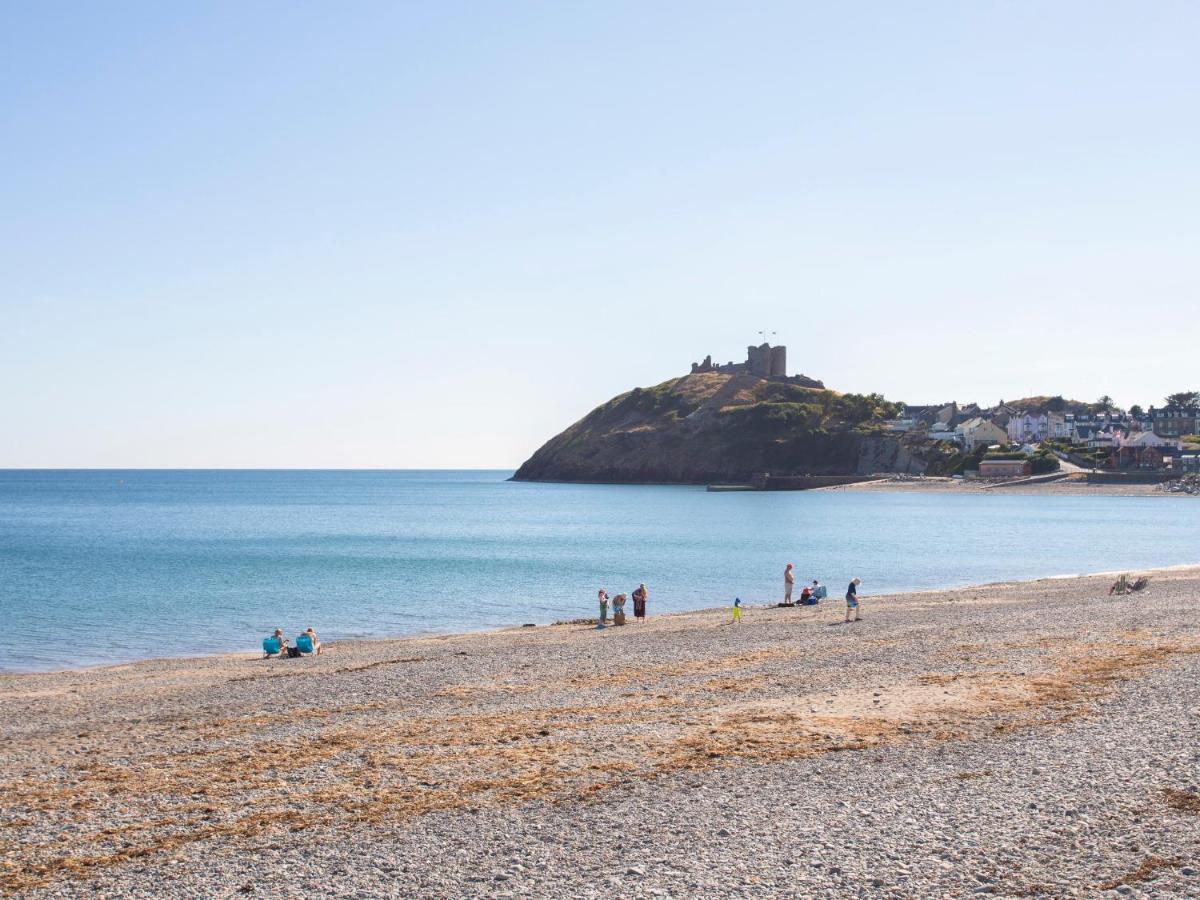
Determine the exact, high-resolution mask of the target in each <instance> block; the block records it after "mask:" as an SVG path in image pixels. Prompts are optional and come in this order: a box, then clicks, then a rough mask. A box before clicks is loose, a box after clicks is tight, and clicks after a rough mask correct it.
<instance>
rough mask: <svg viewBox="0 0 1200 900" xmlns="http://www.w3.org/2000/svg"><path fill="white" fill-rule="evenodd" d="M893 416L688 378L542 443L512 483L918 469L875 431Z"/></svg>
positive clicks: (859, 399) (803, 394)
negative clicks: (515, 481) (516, 481)
mask: <svg viewBox="0 0 1200 900" xmlns="http://www.w3.org/2000/svg"><path fill="white" fill-rule="evenodd" d="M898 409H899V405H898V404H895V403H891V402H889V401H887V400H885V399H884V398H883V397H882V396H880V395H879V394H868V395H861V394H839V393H837V392H836V391H830V390H824V389H821V388H813V387H807V386H804V385H800V384H797V383H794V382H789V381H784V380H778V379H764V378H757V377H755V376H753V375H744V374H736V375H729V374H722V373H718V372H700V373H694V374H692V375H687V376H685V377H683V378H677V379H673V380H671V381H666V382H663V383H662V384H660V385H656V386H655V387H651V388H635V389H634V390H632V391H630V392H628V393H626V394H622V395H620V396H619V397H614V398H613V399H612V400H610V401H608V402H607V403H604V404H602V405H601V406H599V407H597V408H596V409H594V410H593V411H592V412H590V413H589V414H588V415H587V416H585V417H584V418H583V419H581V420H580V421H578V422H576V423H575V424H574V425H572V426H571V427H570V428H568V429H567V430H566V431H564V432H562V433H561V434H559V435H558V436H556V437H554V438H552V439H551V440H549V441H548V442H547V443H546V444H545V445H544V446H543V447H542V448H541V449H539V450H538V451H537V452H536V453H535V454H534V455H533V456H532V457H530V459H529V460H528V461H526V462H525V464H524V465H523V466H521V468H520V469H519V470H518V472H517V474H516V475H515V476H514V477H515V478H516V479H517V480H518V481H594V482H677V483H691V484H701V483H705V482H714V481H741V480H746V479H748V478H750V477H751V476H753V475H754V474H755V473H759V472H771V473H773V474H808V473H814V474H850V473H854V472H857V471H864V470H870V471H878V470H883V471H925V470H926V469H927V468H929V463H930V460H927V459H925V458H923V456H922V455H921V454H922V453H925V452H926V450H927V448H924V447H922V448H916V447H915V446H906V445H905V442H904V441H902V440H901V439H900V438H897V437H894V436H890V435H884V434H883V433H882V430H881V426H882V423H883V422H884V421H885V420H887V419H890V418H893V417H895V416H896V414H897V412H898ZM933 454H934V456H935V457H939V459H940V456H941V454H940V452H939V451H936V450H934V451H933Z"/></svg>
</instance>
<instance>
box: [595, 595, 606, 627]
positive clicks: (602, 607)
mask: <svg viewBox="0 0 1200 900" xmlns="http://www.w3.org/2000/svg"><path fill="white" fill-rule="evenodd" d="M607 621H608V592H607V591H606V590H604V588H600V624H599V625H597V626H596V627H597V628H603V627H604V623H605V622H607Z"/></svg>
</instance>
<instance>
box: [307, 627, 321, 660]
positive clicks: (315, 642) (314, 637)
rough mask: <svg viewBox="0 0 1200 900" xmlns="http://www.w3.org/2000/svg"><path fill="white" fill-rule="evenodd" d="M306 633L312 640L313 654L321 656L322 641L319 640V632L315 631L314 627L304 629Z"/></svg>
mask: <svg viewBox="0 0 1200 900" xmlns="http://www.w3.org/2000/svg"><path fill="white" fill-rule="evenodd" d="M304 633H305V634H307V635H308V639H309V640H310V641H312V646H313V654H314V655H316V656H320V655H321V642H320V641H318V640H317V633H316V632H315V631H313V630H312V628H306V629H304Z"/></svg>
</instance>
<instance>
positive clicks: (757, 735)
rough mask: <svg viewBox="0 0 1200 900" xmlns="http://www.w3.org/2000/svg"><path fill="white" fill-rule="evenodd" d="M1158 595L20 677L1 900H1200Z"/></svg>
mask: <svg viewBox="0 0 1200 900" xmlns="http://www.w3.org/2000/svg"><path fill="white" fill-rule="evenodd" d="M1133 574H1149V575H1150V576H1151V582H1150V586H1149V588H1148V589H1147V590H1146V591H1144V592H1142V593H1140V594H1136V595H1133V596H1125V597H1110V596H1109V595H1108V593H1107V592H1108V586H1109V585H1110V584H1111V583H1112V581H1113V579H1114V576H1112V575H1105V576H1087V577H1070V578H1056V579H1048V580H1041V581H1033V582H1008V583H1004V584H992V585H985V586H979V587H971V588H958V589H954V590H945V591H932V592H923V593H914V594H908V595H902V596H889V597H880V596H872V595H871V592H870V584H869V583H868V584H864V585H863V586H862V588H861V589H860V590H861V594H862V597H863V621H861V622H858V623H854V624H851V625H846V624H841V622H842V617H843V613H844V605H843V604H842V603H841V602H840V601H839V600H838V599H837V597H836V596H832V597H830V598H829V599H828V600H826V601H824V602H823V603H822V604H821V605H819V606H817V607H799V608H794V609H780V608H773V607H767V606H766V605H765V601H766V599H767V598H760V599H759V601H758V603H757V604H755V603H754V601H753V599H752V600H751V603H750V604H749V605H748V606H747V608H746V610H745V613H744V615H743V617H742V621H741V623H740V624H738V625H736V626H735V625H732V624H730V611H729V610H728V609H720V610H711V611H704V612H694V613H686V614H678V615H670V616H656V615H655V610H654V603H653V599H654V595H653V585H651V591H652V593H651V604H650V610H649V611H650V618H649V620H648V622H647V623H646V624H644V625H634V624H630V625H627V626H625V627H623V628H612V627H609V628H606V629H602V630H600V629H596V628H595V627H593V626H589V625H587V624H581V623H575V624H561V625H554V626H545V627H544V626H539V627H536V628H515V629H509V630H504V631H495V632H487V633H477V634H468V635H449V636H431V637H415V638H406V639H400V640H377V641H362V642H339V643H335V644H332V645H330V646H328V647H327V648H326V651H325V652H324V653H322V654H321V655H320V656H319V657H312V658H305V659H298V660H296V659H287V660H278V659H272V660H265V661H264V660H262V659H261V658H259V657H258V656H256V655H253V654H242V655H226V656H211V657H199V658H190V659H162V660H152V661H147V662H139V663H133V664H128V665H122V666H113V667H106V668H91V669H79V670H73V671H64V672H57V673H50V674H30V675H7V676H3V677H0V706H2V709H3V711H4V713H3V717H2V719H0V729H2V732H0V733H2V735H3V740H2V741H0V859H2V864H0V890H3V891H4V892H5V893H6V894H9V895H21V896H31V897H49V896H68V897H78V896H122V897H161V896H164V895H172V896H196V897H209V896H212V897H232V896H248V895H249V896H253V895H259V894H261V895H267V894H270V895H280V894H282V895H284V896H301V895H322V894H328V895H335V894H336V895H338V896H359V897H374V896H395V897H496V896H520V897H546V898H551V897H553V898H561V897H613V896H622V897H725V896H744V897H810V896H817V897H961V896H977V895H983V896H997V897H1018V896H1021V897H1029V896H1035V897H1037V896H1042V897H1096V896H1113V897H1118V896H1135V897H1137V896H1145V897H1195V896H1200V619H1198V617H1197V613H1198V612H1200V567H1191V568H1176V569H1167V570H1159V571H1154V572H1149V573H1133ZM840 587H841V586H840V585H837V586H831V588H830V592H831V594H834V595H836V594H839V593H840ZM588 611H589V610H588V609H587V608H586V607H583V606H582V605H581V615H585V614H586V613H587V612H588ZM630 621H631V622H632V619H631V620H630ZM319 630H320V629H319V628H318V631H319Z"/></svg>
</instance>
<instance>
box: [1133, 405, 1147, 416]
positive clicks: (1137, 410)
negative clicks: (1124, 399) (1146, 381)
mask: <svg viewBox="0 0 1200 900" xmlns="http://www.w3.org/2000/svg"><path fill="white" fill-rule="evenodd" d="M1129 414H1130V415H1131V416H1133V417H1134V418H1135V419H1140V418H1141V417H1142V416H1144V415H1145V414H1146V411H1145V410H1144V409H1142V408H1141V407H1140V406H1138V404H1136V403H1135V404H1133V406H1131V407H1129Z"/></svg>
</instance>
